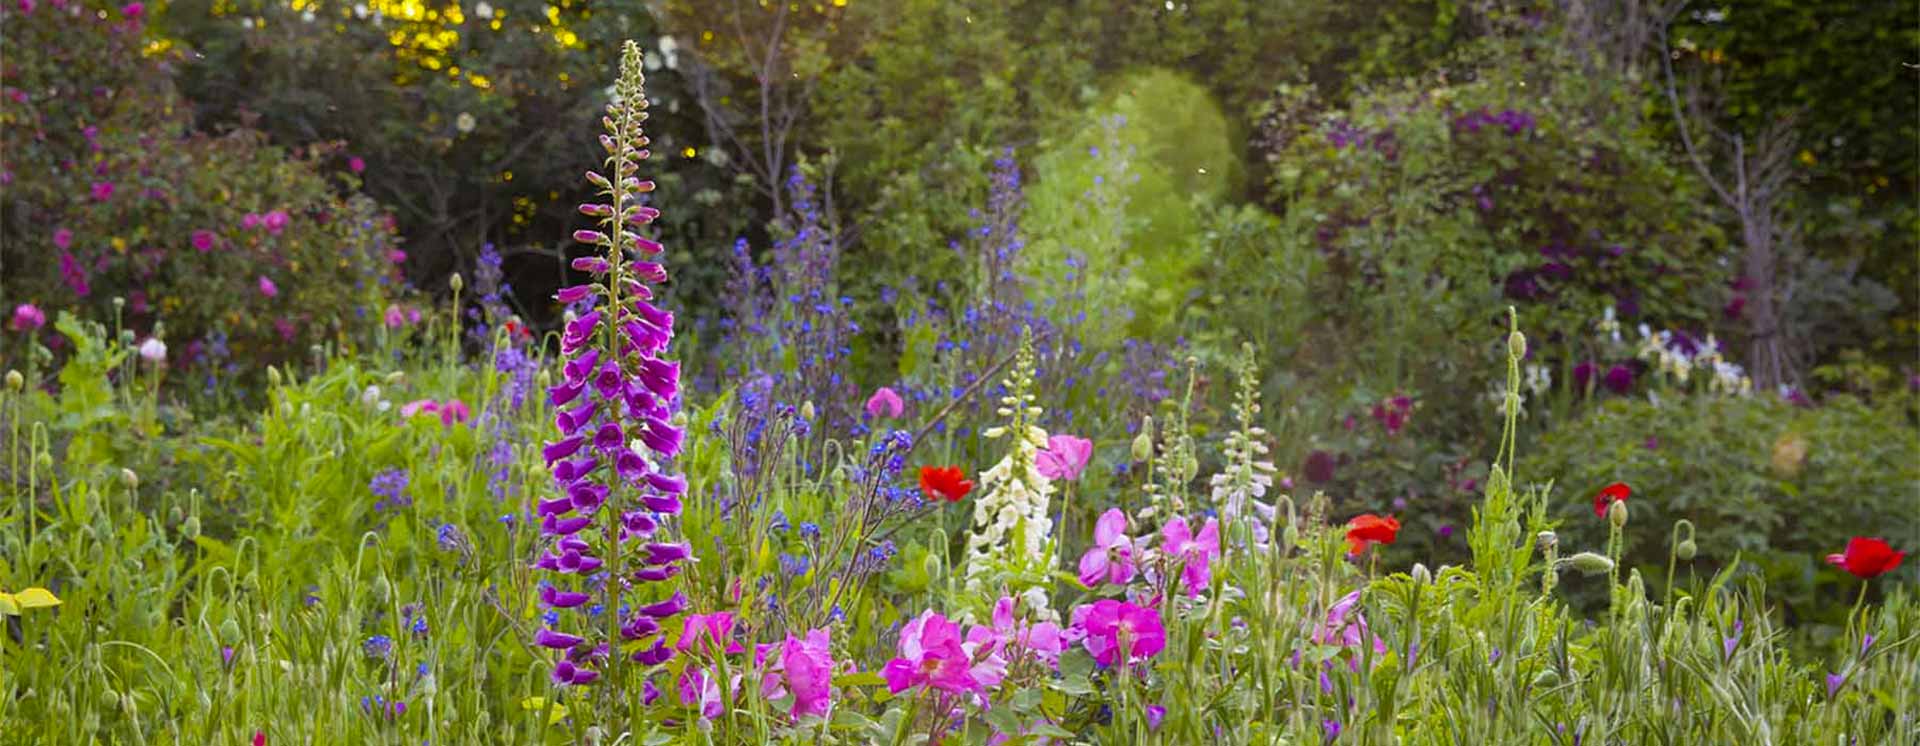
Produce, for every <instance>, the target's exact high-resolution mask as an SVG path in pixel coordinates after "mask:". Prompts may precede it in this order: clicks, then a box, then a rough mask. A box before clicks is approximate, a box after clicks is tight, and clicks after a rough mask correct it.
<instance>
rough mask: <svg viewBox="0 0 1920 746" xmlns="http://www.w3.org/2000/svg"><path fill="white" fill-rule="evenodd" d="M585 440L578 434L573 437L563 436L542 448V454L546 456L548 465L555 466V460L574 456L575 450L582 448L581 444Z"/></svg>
mask: <svg viewBox="0 0 1920 746" xmlns="http://www.w3.org/2000/svg"><path fill="white" fill-rule="evenodd" d="M585 442H586V439H585V438H582V437H580V436H578V435H576V436H573V437H571V438H562V439H560V440H558V441H556V442H553V443H548V444H546V446H545V447H543V448H541V449H540V455H541V456H544V457H546V459H547V466H549V467H551V466H553V462H555V461H559V460H560V459H563V458H566V457H568V456H572V455H573V454H574V452H575V451H578V450H580V446H581V444H582V443H585Z"/></svg>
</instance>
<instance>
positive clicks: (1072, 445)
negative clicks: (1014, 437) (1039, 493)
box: [1033, 435, 1093, 482]
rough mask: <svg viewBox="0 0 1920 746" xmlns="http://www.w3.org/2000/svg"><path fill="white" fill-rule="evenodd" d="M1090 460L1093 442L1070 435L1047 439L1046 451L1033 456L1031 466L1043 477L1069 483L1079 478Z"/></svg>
mask: <svg viewBox="0 0 1920 746" xmlns="http://www.w3.org/2000/svg"><path fill="white" fill-rule="evenodd" d="M1091 458H1093V441H1091V440H1087V439H1086V438H1076V437H1073V436H1071V435H1055V436H1053V437H1051V438H1048V439H1047V448H1046V450H1044V451H1040V452H1039V453H1037V454H1034V457H1033V460H1034V464H1033V465H1034V467H1035V468H1037V469H1039V470H1040V475H1041V476H1043V477H1046V478H1048V479H1065V480H1067V481H1069V482H1071V481H1073V480H1076V479H1079V478H1080V472H1082V471H1085V470H1086V468H1087V461H1088V460H1089V459H1091Z"/></svg>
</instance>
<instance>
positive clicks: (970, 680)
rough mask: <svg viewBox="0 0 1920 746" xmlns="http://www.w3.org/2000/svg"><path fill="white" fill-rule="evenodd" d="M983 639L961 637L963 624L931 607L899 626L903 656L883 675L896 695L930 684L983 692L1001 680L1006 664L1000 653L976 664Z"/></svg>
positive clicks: (953, 691) (944, 688)
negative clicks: (976, 657)
mask: <svg viewBox="0 0 1920 746" xmlns="http://www.w3.org/2000/svg"><path fill="white" fill-rule="evenodd" d="M980 642H981V641H980V640H977V639H976V640H973V641H968V640H967V639H964V638H962V637H961V636H960V625H958V624H955V623H953V622H951V621H948V620H947V618H946V617H944V616H941V615H940V614H938V613H936V612H934V611H932V610H928V611H925V612H922V613H921V614H920V616H918V617H915V618H914V619H913V621H910V622H907V624H906V626H904V627H902V628H901V629H900V657H898V658H894V659H893V660H891V661H888V662H887V665H886V667H885V668H882V669H881V670H880V675H881V676H883V677H885V678H886V680H887V688H888V689H889V690H891V691H892V692H893V693H894V694H899V693H900V692H903V691H906V690H908V689H912V688H914V687H917V686H929V687H932V688H934V689H938V690H940V691H943V692H947V693H949V694H965V693H969V692H972V693H976V694H978V693H982V692H984V691H986V688H987V687H989V686H993V685H995V684H998V683H1000V678H1001V677H1002V676H1005V674H1006V664H1005V662H1003V661H998V660H996V659H997V656H987V658H986V659H985V660H982V661H981V662H980V663H978V664H976V663H974V659H973V656H974V652H975V651H976V650H978V649H979V644H980Z"/></svg>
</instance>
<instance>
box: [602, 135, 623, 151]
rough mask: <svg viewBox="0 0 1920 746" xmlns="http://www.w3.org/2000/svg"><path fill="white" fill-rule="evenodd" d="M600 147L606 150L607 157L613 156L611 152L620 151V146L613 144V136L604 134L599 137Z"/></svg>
mask: <svg viewBox="0 0 1920 746" xmlns="http://www.w3.org/2000/svg"><path fill="white" fill-rule="evenodd" d="M600 147H603V148H606V149H607V155H613V151H616V150H619V149H620V146H619V145H617V144H615V143H614V142H613V136H612V135H605V134H603V135H601V136H600Z"/></svg>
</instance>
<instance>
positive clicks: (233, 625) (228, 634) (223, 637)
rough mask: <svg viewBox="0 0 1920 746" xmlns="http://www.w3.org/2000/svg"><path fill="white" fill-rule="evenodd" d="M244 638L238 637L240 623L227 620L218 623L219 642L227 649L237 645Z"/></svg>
mask: <svg viewBox="0 0 1920 746" xmlns="http://www.w3.org/2000/svg"><path fill="white" fill-rule="evenodd" d="M243 639H244V638H242V637H241V635H240V623H239V622H237V621H234V620H232V619H228V620H226V621H224V622H221V623H220V642H221V643H223V644H225V645H226V646H227V647H233V646H235V645H239V644H240V642H241V640H243Z"/></svg>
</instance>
